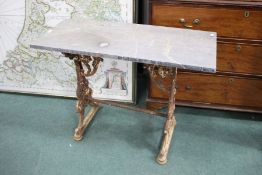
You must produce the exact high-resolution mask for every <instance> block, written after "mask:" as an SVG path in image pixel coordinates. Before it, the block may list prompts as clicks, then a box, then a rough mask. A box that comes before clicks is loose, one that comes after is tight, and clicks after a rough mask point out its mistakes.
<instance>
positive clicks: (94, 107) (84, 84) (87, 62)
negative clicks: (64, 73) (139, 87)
mask: <svg viewBox="0 0 262 175" xmlns="http://www.w3.org/2000/svg"><path fill="white" fill-rule="evenodd" d="M64 55H65V56H66V57H68V58H69V59H71V60H74V63H75V66H76V74H77V92H76V95H77V99H78V100H77V103H76V111H77V113H79V123H78V126H77V127H76V129H75V134H74V140H77V141H80V140H81V139H82V138H83V134H84V132H85V129H86V128H87V126H88V125H89V123H90V122H91V121H92V119H93V118H94V116H95V114H96V113H97V111H98V110H99V108H100V106H101V104H107V105H112V106H117V107H121V108H126V109H130V110H134V111H139V112H145V113H148V114H152V115H159V116H166V122H165V125H164V129H163V136H162V144H161V148H160V150H159V153H158V156H157V158H156V161H157V162H158V163H159V164H161V165H162V164H165V163H167V155H168V150H169V147H170V143H171V140H172V135H173V131H174V128H175V126H176V119H175V116H174V110H175V94H176V88H175V84H176V73H177V69H176V68H168V67H164V66H155V65H152V64H149V65H147V66H145V67H146V68H147V69H148V71H149V73H150V74H152V75H153V76H156V75H157V74H159V75H160V76H161V77H162V78H165V77H166V76H172V77H173V81H172V86H171V90H170V96H169V103H168V111H167V114H163V113H160V112H156V111H150V110H146V109H141V108H137V107H133V106H128V105H125V104H120V103H117V102H109V101H103V100H97V99H93V98H92V89H91V88H90V87H89V82H88V79H87V77H89V76H92V75H94V74H95V73H96V71H97V68H98V66H99V63H100V62H102V61H103V59H102V58H100V57H92V56H86V55H78V54H70V53H64ZM87 105H90V107H91V109H90V111H89V113H88V114H87V116H84V114H85V108H86V107H87Z"/></svg>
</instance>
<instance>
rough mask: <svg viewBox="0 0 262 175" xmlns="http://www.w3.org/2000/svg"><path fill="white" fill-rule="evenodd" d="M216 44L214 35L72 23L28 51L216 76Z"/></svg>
mask: <svg viewBox="0 0 262 175" xmlns="http://www.w3.org/2000/svg"><path fill="white" fill-rule="evenodd" d="M216 40H217V35H216V33H215V32H205V31H197V30H188V29H179V28H170V27H161V26H151V25H139V24H127V23H115V22H98V21H94V20H90V19H71V20H65V21H63V22H61V23H60V24H58V25H57V26H56V27H54V28H53V29H50V31H48V32H47V33H46V34H45V35H44V36H43V37H41V38H39V39H37V40H35V41H33V42H32V43H31V45H30V47H32V48H36V49H44V50H49V51H59V52H66V53H73V54H82V55H90V56H96V57H103V58H111V59H120V60H129V61H133V62H139V63H149V64H156V65H162V66H170V67H177V68H183V69H191V70H198V71H206V72H215V70H216Z"/></svg>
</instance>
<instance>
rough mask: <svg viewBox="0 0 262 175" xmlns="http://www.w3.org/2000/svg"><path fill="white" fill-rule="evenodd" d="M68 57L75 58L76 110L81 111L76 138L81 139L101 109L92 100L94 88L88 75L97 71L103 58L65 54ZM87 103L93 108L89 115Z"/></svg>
mask: <svg viewBox="0 0 262 175" xmlns="http://www.w3.org/2000/svg"><path fill="white" fill-rule="evenodd" d="M64 55H65V56H66V57H69V58H70V59H73V60H74V63H75V66H76V75H77V91H76V96H77V99H78V100H77V103H76V111H77V113H79V122H78V126H77V127H76V129H75V134H74V139H75V140H77V141H79V140H81V139H82V138H83V134H84V132H85V129H86V127H87V126H88V124H89V123H90V122H91V121H92V119H93V118H94V116H95V114H96V112H97V111H98V110H99V108H100V106H99V105H98V104H97V103H96V102H94V101H92V93H93V91H92V89H91V88H90V87H89V82H88V79H87V77H89V76H92V75H94V74H95V73H96V71H97V68H98V65H99V63H100V62H101V61H103V59H102V58H99V57H91V56H82V55H75V54H67V53H65V54H64ZM87 105H90V106H91V109H90V111H89V113H88V114H87V116H85V109H86V107H87Z"/></svg>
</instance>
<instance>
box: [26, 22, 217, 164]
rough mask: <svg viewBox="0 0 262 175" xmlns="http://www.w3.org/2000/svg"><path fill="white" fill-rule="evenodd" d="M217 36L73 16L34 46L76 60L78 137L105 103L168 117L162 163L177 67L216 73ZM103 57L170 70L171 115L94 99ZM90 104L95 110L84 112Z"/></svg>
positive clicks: (153, 69) (168, 138)
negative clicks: (93, 79) (91, 80)
mask: <svg viewBox="0 0 262 175" xmlns="http://www.w3.org/2000/svg"><path fill="white" fill-rule="evenodd" d="M216 40H217V35H216V33H215V32H205V31H196V30H187V29H178V28H169V27H160V26H150V25H139V24H126V23H113V22H99V21H94V20H90V19H71V20H65V21H63V22H61V23H60V24H58V25H57V26H56V27H55V28H53V29H51V30H50V31H48V32H47V33H46V34H45V35H44V36H43V37H40V38H39V39H37V40H35V41H34V42H32V43H31V45H30V47H31V48H35V49H43V50H49V51H58V52H61V53H63V54H64V55H65V56H66V57H68V58H69V59H71V60H73V61H74V63H75V66H76V74H77V92H76V94H77V99H78V100H77V104H76V110H77V112H78V113H79V116H80V117H79V123H78V126H77V127H76V129H75V133H74V139H75V140H81V139H82V137H83V133H84V131H85V129H86V127H87V126H88V124H89V123H90V121H91V120H92V119H93V117H94V116H95V114H96V112H97V111H98V109H99V107H100V106H101V105H102V104H108V105H113V106H118V107H123V108H126V109H130V110H135V111H140V112H145V113H148V114H152V115H159V116H165V117H166V122H165V124H164V129H163V136H162V144H161V148H160V150H159V153H158V156H157V159H156V160H157V162H158V163H159V164H165V163H166V162H167V154H168V150H169V147H170V142H171V139H172V135H173V130H174V128H175V126H176V119H175V116H174V110H175V94H176V88H175V84H176V74H177V68H180V69H189V70H196V71H204V72H215V70H216ZM102 57H106V58H108V59H119V60H128V61H132V62H137V63H145V64H146V67H147V69H148V70H149V73H150V74H152V75H153V76H155V75H157V74H159V75H160V76H161V77H162V78H165V77H166V76H167V75H168V76H170V75H171V76H172V77H173V81H172V86H171V89H170V96H169V103H168V109H167V114H165V115H163V114H162V113H160V112H157V111H150V110H147V109H141V108H137V107H134V106H128V105H125V104H120V103H117V102H110V101H104V100H98V99H94V98H92V89H91V88H90V87H89V82H88V80H87V77H89V76H92V75H94V74H95V73H96V70H97V68H98V65H99V63H100V62H102V61H103V58H102ZM87 105H90V106H91V109H90V111H89V113H88V115H87V116H84V112H85V108H86V106H87Z"/></svg>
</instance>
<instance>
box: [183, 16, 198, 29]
mask: <svg viewBox="0 0 262 175" xmlns="http://www.w3.org/2000/svg"><path fill="white" fill-rule="evenodd" d="M179 23H180V24H182V25H183V27H185V28H193V27H194V25H199V24H200V20H199V19H194V20H193V21H192V24H193V25H188V24H186V23H187V22H186V20H185V19H184V18H180V19H179Z"/></svg>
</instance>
